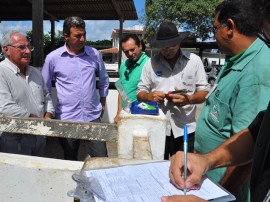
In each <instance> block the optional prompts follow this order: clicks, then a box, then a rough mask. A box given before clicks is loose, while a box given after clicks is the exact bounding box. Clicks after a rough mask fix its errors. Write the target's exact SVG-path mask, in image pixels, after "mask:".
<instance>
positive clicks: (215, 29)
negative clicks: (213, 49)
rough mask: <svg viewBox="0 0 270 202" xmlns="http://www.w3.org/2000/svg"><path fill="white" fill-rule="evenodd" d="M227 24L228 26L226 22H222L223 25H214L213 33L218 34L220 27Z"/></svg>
mask: <svg viewBox="0 0 270 202" xmlns="http://www.w3.org/2000/svg"><path fill="white" fill-rule="evenodd" d="M225 26H227V25H226V24H221V25H219V26H217V27H215V26H213V28H212V29H213V30H212V31H213V33H214V34H216V32H217V31H218V30H219V29H220V28H222V27H225Z"/></svg>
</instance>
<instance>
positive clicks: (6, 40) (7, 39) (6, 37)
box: [1, 30, 26, 55]
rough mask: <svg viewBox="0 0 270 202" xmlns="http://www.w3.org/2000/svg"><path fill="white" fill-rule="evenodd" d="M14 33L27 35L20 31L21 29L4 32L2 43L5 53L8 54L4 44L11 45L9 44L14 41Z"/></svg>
mask: <svg viewBox="0 0 270 202" xmlns="http://www.w3.org/2000/svg"><path fill="white" fill-rule="evenodd" d="M14 34H19V35H23V36H25V37H26V35H25V34H24V33H22V32H19V31H14V30H12V31H8V32H5V33H4V34H3V36H2V43H1V47H2V53H3V54H4V55H6V52H5V50H4V49H3V46H6V45H9V44H11V43H12V41H11V37H12V36H13V35H14Z"/></svg>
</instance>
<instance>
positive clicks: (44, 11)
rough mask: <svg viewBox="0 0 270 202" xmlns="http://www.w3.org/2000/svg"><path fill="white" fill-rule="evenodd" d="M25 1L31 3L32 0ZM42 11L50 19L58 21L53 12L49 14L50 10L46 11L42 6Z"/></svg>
mask: <svg viewBox="0 0 270 202" xmlns="http://www.w3.org/2000/svg"><path fill="white" fill-rule="evenodd" d="M27 1H28V2H29V3H31V4H33V3H32V1H33V0H27ZM43 13H45V14H46V15H48V16H49V17H50V18H51V20H54V21H59V19H57V17H55V16H54V15H53V14H51V13H50V12H48V11H47V10H45V9H44V8H43Z"/></svg>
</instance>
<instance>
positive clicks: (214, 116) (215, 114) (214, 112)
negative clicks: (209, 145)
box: [209, 104, 219, 123]
mask: <svg viewBox="0 0 270 202" xmlns="http://www.w3.org/2000/svg"><path fill="white" fill-rule="evenodd" d="M218 114H219V112H218V105H217V104H214V105H213V107H212V109H211V110H210V113H209V115H210V117H211V118H212V120H213V121H214V122H215V123H219V120H218Z"/></svg>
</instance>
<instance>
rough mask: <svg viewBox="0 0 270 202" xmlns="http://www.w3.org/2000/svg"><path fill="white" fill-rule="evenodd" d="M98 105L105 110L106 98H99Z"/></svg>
mask: <svg viewBox="0 0 270 202" xmlns="http://www.w3.org/2000/svg"><path fill="white" fill-rule="evenodd" d="M100 103H101V105H102V108H103V109H105V106H106V97H100Z"/></svg>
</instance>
